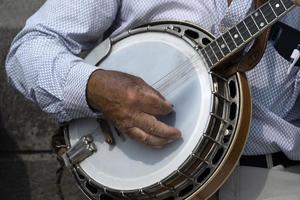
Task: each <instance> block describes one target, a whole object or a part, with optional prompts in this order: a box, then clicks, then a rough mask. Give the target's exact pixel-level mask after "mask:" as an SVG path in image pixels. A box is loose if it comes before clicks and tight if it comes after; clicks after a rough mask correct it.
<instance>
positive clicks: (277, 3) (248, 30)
mask: <svg viewBox="0 0 300 200" xmlns="http://www.w3.org/2000/svg"><path fill="white" fill-rule="evenodd" d="M293 7H295V4H294V3H293V2H292V1H291V0H269V1H267V2H266V3H265V4H263V5H262V6H260V7H259V8H257V9H256V10H255V11H254V12H252V13H251V14H250V15H248V16H247V17H246V18H245V19H244V20H242V21H241V22H239V23H238V24H237V25H236V26H234V27H232V28H230V29H229V30H228V31H226V32H225V33H224V34H222V35H221V36H219V37H218V38H216V39H215V40H214V41H212V42H211V43H209V44H208V45H207V46H205V48H203V49H202V50H201V54H202V55H203V56H204V58H205V60H206V62H207V64H208V66H209V67H210V68H211V69H213V68H214V67H215V66H217V65H218V64H219V63H221V62H222V61H224V60H225V59H226V58H228V57H229V56H231V55H233V54H234V53H236V52H237V51H239V50H241V49H242V48H243V47H244V46H245V45H246V44H247V43H249V42H250V41H251V40H253V39H254V38H256V37H257V36H259V35H260V34H261V33H262V32H264V31H265V30H266V29H267V28H269V27H270V26H271V25H273V24H274V23H275V22H277V21H278V20H279V19H280V18H281V17H282V16H284V15H285V14H286V13H288V12H289V11H290V10H291V9H292V8H293Z"/></svg>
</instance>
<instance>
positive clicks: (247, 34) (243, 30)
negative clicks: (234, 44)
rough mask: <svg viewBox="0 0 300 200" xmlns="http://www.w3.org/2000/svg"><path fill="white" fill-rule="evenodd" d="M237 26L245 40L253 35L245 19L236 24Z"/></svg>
mask: <svg viewBox="0 0 300 200" xmlns="http://www.w3.org/2000/svg"><path fill="white" fill-rule="evenodd" d="M236 28H237V29H238V31H239V33H240V34H241V36H242V38H243V39H244V41H246V40H248V39H249V38H250V37H251V34H250V32H249V30H248V28H247V26H246V25H245V24H244V22H243V21H242V22H240V23H238V25H236Z"/></svg>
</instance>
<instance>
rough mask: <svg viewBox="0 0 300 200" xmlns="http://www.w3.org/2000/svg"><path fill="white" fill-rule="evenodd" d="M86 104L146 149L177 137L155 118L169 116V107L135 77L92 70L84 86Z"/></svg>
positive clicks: (165, 101) (175, 130)
mask: <svg viewBox="0 0 300 200" xmlns="http://www.w3.org/2000/svg"><path fill="white" fill-rule="evenodd" d="M87 101H88V103H89V105H90V106H91V107H92V108H94V109H96V110H98V111H101V112H102V113H103V114H104V116H105V117H106V118H107V119H109V120H110V121H112V123H113V124H114V125H115V127H116V128H117V129H118V130H119V131H120V132H122V133H125V134H127V135H128V136H129V137H131V138H133V139H135V140H137V141H139V142H142V143H144V144H146V145H150V146H152V147H156V148H159V147H162V146H163V145H165V144H168V143H171V142H173V141H174V140H176V139H178V138H180V137H181V133H180V131H179V130H178V129H176V128H174V127H171V126H168V125H166V124H164V123H162V122H160V121H158V120H157V119H156V118H155V116H159V115H167V114H169V113H170V112H172V105H171V104H170V103H169V102H168V101H167V100H166V99H165V98H164V97H163V96H162V95H161V94H160V93H159V92H157V91H156V90H154V89H153V88H152V87H150V86H149V85H148V84H147V83H145V81H143V80H142V79H141V78H139V77H136V76H133V75H129V74H126V73H122V72H117V71H109V70H102V69H101V70H96V71H95V72H93V73H92V75H91V77H90V78H89V81H88V84H87Z"/></svg>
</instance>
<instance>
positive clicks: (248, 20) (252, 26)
mask: <svg viewBox="0 0 300 200" xmlns="http://www.w3.org/2000/svg"><path fill="white" fill-rule="evenodd" d="M244 22H245V25H246V26H247V28H248V30H249V31H250V32H251V35H254V34H256V33H257V32H258V30H259V29H258V27H257V26H256V24H255V22H254V20H253V19H252V17H251V16H249V17H247V18H246V19H245V20H244Z"/></svg>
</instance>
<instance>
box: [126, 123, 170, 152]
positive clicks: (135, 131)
mask: <svg viewBox="0 0 300 200" xmlns="http://www.w3.org/2000/svg"><path fill="white" fill-rule="evenodd" d="M126 133H127V135H128V136H129V137H131V138H132V139H134V140H136V141H138V142H141V143H144V144H146V145H149V146H153V147H156V148H160V147H162V146H163V145H166V144H168V143H171V142H173V140H170V139H166V138H161V137H157V136H154V135H149V134H148V133H146V132H144V131H143V130H142V129H140V128H136V127H134V128H130V129H129V130H127V132H126Z"/></svg>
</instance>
